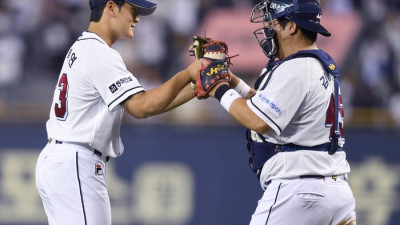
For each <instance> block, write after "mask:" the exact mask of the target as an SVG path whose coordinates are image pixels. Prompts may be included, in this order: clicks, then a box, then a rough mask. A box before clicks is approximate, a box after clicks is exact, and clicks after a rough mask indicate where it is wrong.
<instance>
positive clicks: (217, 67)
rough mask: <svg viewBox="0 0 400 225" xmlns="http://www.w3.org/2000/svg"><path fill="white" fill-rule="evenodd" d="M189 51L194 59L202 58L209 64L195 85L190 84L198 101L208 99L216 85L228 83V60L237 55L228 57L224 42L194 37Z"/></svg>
mask: <svg viewBox="0 0 400 225" xmlns="http://www.w3.org/2000/svg"><path fill="white" fill-rule="evenodd" d="M189 51H190V53H191V55H192V56H195V58H196V59H201V58H204V59H207V60H209V61H210V62H211V63H210V64H209V65H208V66H207V67H206V68H205V69H202V70H201V71H200V73H199V75H198V77H197V80H196V83H193V82H192V84H191V86H192V88H193V89H195V90H196V92H195V93H194V96H197V98H198V99H204V98H208V93H209V92H210V90H211V89H212V88H213V87H214V86H215V85H216V84H217V83H219V82H229V81H230V75H229V71H228V67H229V66H230V65H232V63H231V61H230V59H231V58H233V57H235V56H237V55H235V56H232V57H230V56H229V55H228V45H227V44H226V43H225V42H223V41H217V40H213V39H211V38H207V37H200V36H194V37H193V44H192V45H191V46H190V47H189Z"/></svg>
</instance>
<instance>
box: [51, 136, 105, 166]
mask: <svg viewBox="0 0 400 225" xmlns="http://www.w3.org/2000/svg"><path fill="white" fill-rule="evenodd" d="M51 141H52V140H51V139H49V143H51ZM55 141H56V144H62V143H63V142H62V141H59V140H55ZM93 153H94V154H95V155H97V156H99V157H102V155H103V153H101V152H100V151H99V150H97V149H94V150H93ZM104 159H105V160H106V162H108V161H109V160H110V156H106V157H104Z"/></svg>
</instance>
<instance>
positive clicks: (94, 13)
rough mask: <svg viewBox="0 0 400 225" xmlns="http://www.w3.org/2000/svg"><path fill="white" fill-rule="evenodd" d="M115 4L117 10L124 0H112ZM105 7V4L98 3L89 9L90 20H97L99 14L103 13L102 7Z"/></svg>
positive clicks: (99, 16) (99, 17)
mask: <svg viewBox="0 0 400 225" xmlns="http://www.w3.org/2000/svg"><path fill="white" fill-rule="evenodd" d="M112 1H113V2H114V3H115V4H116V5H117V6H118V9H119V11H121V7H122V5H123V4H124V3H125V0H112ZM105 7H106V4H103V5H99V6H97V7H95V8H93V9H92V10H91V11H90V22H99V21H100V19H101V16H102V15H103V11H104V8H105Z"/></svg>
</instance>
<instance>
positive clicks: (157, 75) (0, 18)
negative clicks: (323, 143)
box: [0, 0, 400, 123]
mask: <svg viewBox="0 0 400 225" xmlns="http://www.w3.org/2000/svg"><path fill="white" fill-rule="evenodd" d="M88 2H89V0H35V1H32V0H0V116H1V115H2V113H3V114H5V113H6V112H7V110H8V108H10V107H14V106H16V105H40V106H43V107H45V108H46V107H47V108H48V107H49V104H50V102H51V98H52V95H53V91H54V87H55V83H56V80H57V77H58V75H59V72H60V69H61V66H62V63H63V60H64V57H65V54H66V53H67V51H68V48H69V47H70V46H71V44H72V43H73V42H74V41H75V40H76V38H77V37H78V36H79V35H80V34H81V33H82V31H84V30H85V29H86V28H87V26H88V22H89V6H88V5H89V4H88ZM153 2H156V3H158V4H159V7H158V8H157V10H156V12H155V13H154V14H153V15H151V16H149V17H143V18H141V20H140V23H139V24H138V27H137V28H138V29H135V38H134V40H133V41H132V40H128V41H119V42H117V43H116V44H115V45H114V46H113V48H115V49H117V50H118V51H119V52H120V53H121V55H122V58H123V59H124V61H125V64H126V65H127V67H128V70H130V71H131V72H132V73H133V74H134V75H135V76H137V77H138V79H139V81H140V82H141V84H142V85H143V86H144V87H145V88H146V89H151V88H153V87H156V86H158V85H160V84H161V83H162V82H164V81H166V80H167V79H168V78H169V77H170V76H172V75H173V74H175V73H176V72H177V71H179V70H180V69H182V68H184V67H185V66H186V65H187V63H186V62H185V60H183V58H182V55H184V54H187V52H188V46H189V45H190V42H191V39H192V36H193V35H197V33H196V32H198V27H199V26H201V24H202V22H203V21H204V20H205V18H207V15H209V13H210V12H212V11H213V10H216V9H221V8H225V9H232V10H233V9H238V8H243V9H246V10H247V11H248V15H249V17H250V12H251V8H252V7H253V6H254V5H255V3H257V2H258V1H257V0H154V1H153ZM321 3H322V5H323V8H324V10H329V11H332V12H335V13H336V15H338V16H340V14H341V13H346V12H349V11H350V12H357V13H358V14H359V15H360V17H361V21H362V23H361V25H360V29H359V32H358V34H357V35H356V38H355V39H354V40H353V43H351V45H350V46H351V47H350V48H349V49H347V52H346V54H345V55H346V57H345V58H344V59H343V60H342V62H341V63H340V64H341V68H342V80H343V86H344V87H343V90H342V91H343V94H344V95H346V98H347V102H346V103H345V104H347V105H348V107H349V108H381V109H387V110H388V111H390V113H391V116H392V117H393V118H394V119H397V121H398V122H399V123H400V41H399V40H400V15H399V14H398V13H397V12H399V10H400V2H399V1H398V0H325V1H321ZM227 19H229V18H227ZM338 26H346V24H338ZM238 32H240V31H238ZM331 32H332V33H334V32H335V31H334V30H333V31H331ZM249 37H250V38H249V39H248V40H246V41H249V42H255V39H253V38H251V34H250V35H249ZM260 70H261V68H255V70H254V71H245V73H244V74H245V76H246V77H244V79H245V80H254V79H256V77H257V76H258V74H259V71H260ZM239 72H240V71H239ZM195 105H196V106H195ZM184 107H186V109H189V108H190V111H189V112H188V111H185V110H183V111H182V112H179V111H178V112H177V114H178V115H177V116H178V117H179V118H180V119H183V120H184V118H187V120H188V121H191V120H192V119H193V117H191V116H190V115H192V114H194V111H196V112H198V113H201V114H202V115H207V110H219V108H220V107H218V105H217V104H216V102H215V101H213V103H208V104H205V103H203V102H201V103H199V104H195V103H190V104H189V106H184ZM196 107H197V108H196ZM216 108H218V109H216ZM199 110H200V111H199ZM201 110H203V111H201ZM26 113H29V111H28V112H26ZM221 113H223V112H221ZM44 116H47V115H44ZM225 116H226V115H225ZM204 117H207V116H204ZM221 117H224V116H223V115H221ZM167 118H168V116H165V117H160V119H161V120H164V119H167ZM205 120H212V118H208V119H207V118H205Z"/></svg>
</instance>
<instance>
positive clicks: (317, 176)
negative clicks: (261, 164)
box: [264, 175, 338, 185]
mask: <svg viewBox="0 0 400 225" xmlns="http://www.w3.org/2000/svg"><path fill="white" fill-rule="evenodd" d="M325 177H332V179H333V180H335V181H336V179H337V178H338V175H332V176H322V175H301V176H300V177H299V178H300V179H305V178H317V179H324V178H325ZM271 182H272V180H269V181H267V182H265V183H264V184H265V185H269V184H271Z"/></svg>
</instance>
